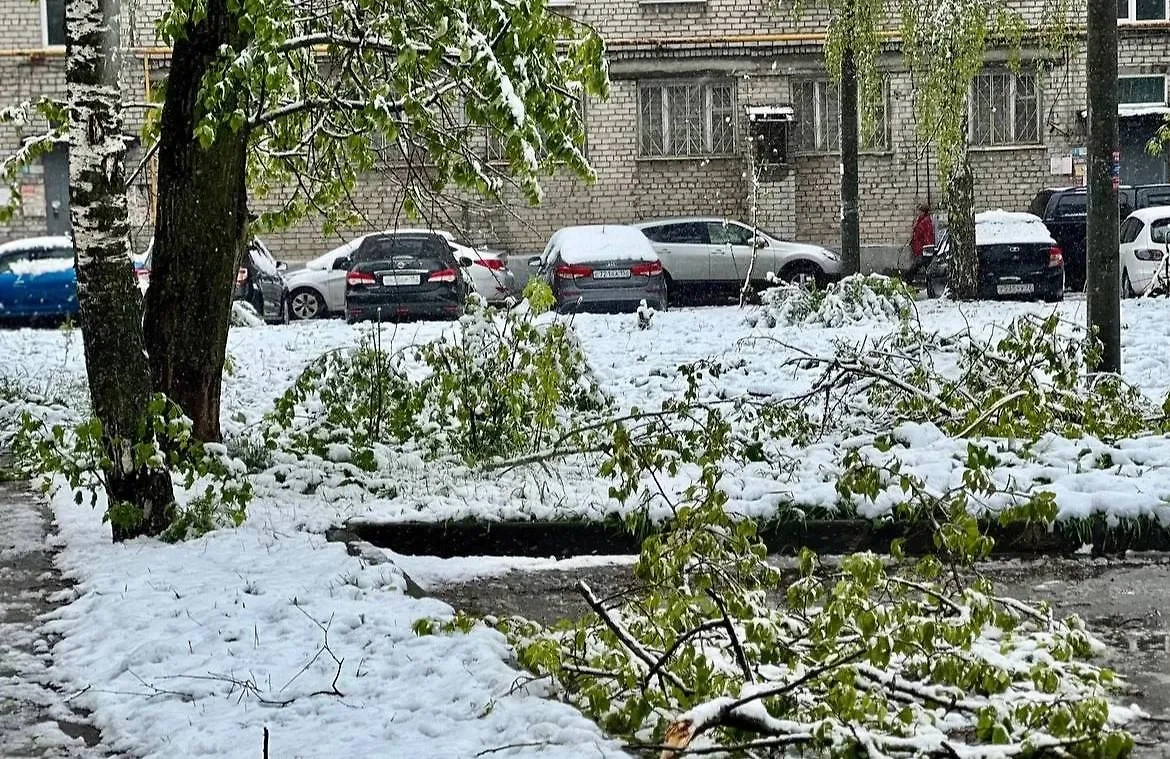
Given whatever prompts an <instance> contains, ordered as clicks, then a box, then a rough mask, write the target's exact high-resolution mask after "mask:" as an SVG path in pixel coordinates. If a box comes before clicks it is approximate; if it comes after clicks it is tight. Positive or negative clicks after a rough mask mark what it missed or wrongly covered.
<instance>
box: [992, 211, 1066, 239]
mask: <svg viewBox="0 0 1170 759" xmlns="http://www.w3.org/2000/svg"><path fill="white" fill-rule="evenodd" d="M1013 242H1017V243H1043V244H1047V245H1056V240H1054V239H1052V234H1051V233H1050V232H1049V231H1048V227H1046V226H1044V222H1043V221H1041V220H1040V217H1039V216H1035V215H1033V214H1030V213H1018V212H1015V211H1003V210H996V211H983V212H981V213H977V214H975V244H976V245H1004V244H1007V243H1013Z"/></svg>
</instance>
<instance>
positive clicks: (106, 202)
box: [65, 0, 174, 540]
mask: <svg viewBox="0 0 1170 759" xmlns="http://www.w3.org/2000/svg"><path fill="white" fill-rule="evenodd" d="M119 10H120V9H119V0H69V4H68V6H67V17H66V66H65V80H66V85H67V95H68V105H69V150H70V152H69V200H70V204H71V217H72V222H73V241H74V250H75V251H76V253H75V256H76V258H75V266H76V268H77V294H78V300H79V301H80V311H81V313H80V321H81V331H82V339H83V344H84V346H85V368H86V372H87V374H88V376H89V393H90V400H91V403H92V405H93V413H94V415H95V416H96V417H97V418H98V419H99V420H100V421H101V423H102V434H103V438H102V439H103V443H104V445H105V447H106V452H107V454H108V458H109V461H110V464H109V469H108V471H106V472H105V474H106V479H107V485H108V493H107V496H108V497H109V502H110V507H111V512H110V513H111V523H112V526H113V537H114V540H124V539H126V538H131V537H135V536H137V535H142V534H147V535H154V534H158V533H159V532H161V531H162V530H163V529H165V528H166V527H167V525H168V524H169V521H170V517H171V514H172V510H173V509H172V507H173V505H174V492H173V490H172V486H171V478H170V474H169V473H168V472H167V471H166V470H165V469H162V470H159V469H148V468H146V467H143V466H137V465H136V464H135V462H134V456H133V455H132V453H131V451H132V450H133V445H134V444H135V443H138V442H141V441H145V440H152V439H153V437H154V434H153V429H152V424H151V422H150V419H149V417H148V409H149V407H150V399H151V396H152V390H151V380H150V369H149V366H148V365H147V360H146V353H145V351H144V346H143V339H142V330H141V319H142V298H141V295H140V294H139V291H138V286H137V284H136V283H135V279H134V272H133V268H132V267H131V264H130V223H129V219H128V214H127V205H126V174H125V157H126V143H125V140H124V138H123V133H122V94H121V84H120V81H119V68H120V56H119V39H118V18H119ZM127 504H129V505H131V506H133V507H135V508H134V509H132V510H131V511H137V512H138V513H139V514H140V515H141V519H133V520H128V519H126V518H124V517H119V516H117V515H119V514H124V513H125V511H126V510H125V509H116V508H114V507H115V506H124V505H127Z"/></svg>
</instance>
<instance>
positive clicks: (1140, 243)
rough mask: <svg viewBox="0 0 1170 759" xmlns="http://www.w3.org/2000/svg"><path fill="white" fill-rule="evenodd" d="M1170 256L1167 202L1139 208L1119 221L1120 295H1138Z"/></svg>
mask: <svg viewBox="0 0 1170 759" xmlns="http://www.w3.org/2000/svg"><path fill="white" fill-rule="evenodd" d="M1167 257H1170V205H1164V206H1154V207H1153V208H1141V209H1139V210H1137V211H1134V212H1133V213H1131V214H1130V215H1129V216H1128V217H1127V218H1126V220H1125V221H1123V222H1122V223H1121V249H1120V259H1121V260H1120V265H1121V297H1123V298H1132V297H1134V296H1135V295H1141V294H1142V293H1144V292H1145V291H1146V289H1147V288H1149V286H1150V284H1151V283H1152V282H1153V281H1154V274H1155V273H1156V272H1157V270H1158V267H1160V266H1162V265H1163V259H1165V258H1167Z"/></svg>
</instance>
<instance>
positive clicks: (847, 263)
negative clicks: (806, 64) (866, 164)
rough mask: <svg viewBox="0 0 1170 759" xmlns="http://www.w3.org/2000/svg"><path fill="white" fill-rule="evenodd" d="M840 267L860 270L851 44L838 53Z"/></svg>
mask: <svg viewBox="0 0 1170 759" xmlns="http://www.w3.org/2000/svg"><path fill="white" fill-rule="evenodd" d="M840 111H841V266H842V268H843V269H844V273H845V274H846V275H849V274H859V273H861V212H860V209H859V198H860V195H861V190H860V179H859V172H858V161H859V157H858V150H859V142H860V135H859V132H860V128H861V127H860V124H861V122H860V119H859V117H858V107H857V64H856V61H855V59H854V56H853V47H852V43H850V44H848V45H846V46H845V50H844V52H843V53H842V55H841V109H840Z"/></svg>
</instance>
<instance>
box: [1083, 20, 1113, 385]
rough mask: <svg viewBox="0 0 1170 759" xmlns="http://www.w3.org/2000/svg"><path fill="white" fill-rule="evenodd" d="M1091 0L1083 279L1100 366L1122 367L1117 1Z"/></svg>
mask: <svg viewBox="0 0 1170 759" xmlns="http://www.w3.org/2000/svg"><path fill="white" fill-rule="evenodd" d="M1116 5H1117V4H1116V2H1114V0H1088V9H1087V10H1088V18H1087V26H1088V39H1087V48H1088V56H1087V61H1086V63H1087V68H1088V79H1089V144H1088V165H1087V166H1086V171H1087V173H1088V191H1089V215H1088V230H1087V237H1086V253H1087V255H1086V258H1087V263H1088V270H1087V272H1086V274H1087V279H1086V284H1085V295H1086V298H1087V301H1088V303H1087V308H1086V309H1085V310H1086V313H1087V316H1088V322H1089V323H1088V327H1089V330H1090V331H1091V332H1093V331H1095V332H1096V334H1097V339H1098V340H1100V341H1101V349H1102V350H1101V361H1100V363H1099V365H1098V366H1095V367H1091V368H1092V369H1094V370H1096V371H1099V372H1113V373H1120V372H1121V285H1120V283H1119V282H1118V277H1119V274H1118V270H1117V267H1118V263H1117V259H1118V246H1119V239H1118V232H1119V228H1120V226H1121V222H1120V219H1118V210H1117V188H1118V185H1119V183H1120V174H1119V172H1120V154H1119V153H1118V146H1117V144H1118V135H1117V7H1116Z"/></svg>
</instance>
